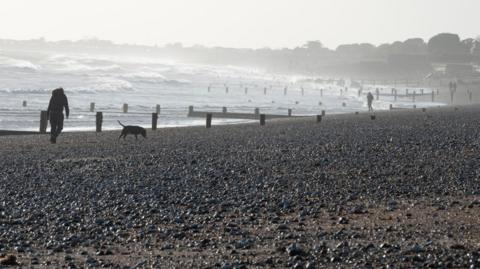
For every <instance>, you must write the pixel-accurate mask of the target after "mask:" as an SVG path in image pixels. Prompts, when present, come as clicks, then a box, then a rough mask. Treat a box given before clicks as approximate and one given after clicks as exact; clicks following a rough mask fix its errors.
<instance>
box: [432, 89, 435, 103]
mask: <svg viewBox="0 0 480 269" xmlns="http://www.w3.org/2000/svg"><path fill="white" fill-rule="evenodd" d="M434 101H435V92H434V91H433V90H432V102H434Z"/></svg>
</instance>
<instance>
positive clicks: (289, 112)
mask: <svg viewBox="0 0 480 269" xmlns="http://www.w3.org/2000/svg"><path fill="white" fill-rule="evenodd" d="M288 116H289V117H291V116H292V109H291V108H289V109H288Z"/></svg>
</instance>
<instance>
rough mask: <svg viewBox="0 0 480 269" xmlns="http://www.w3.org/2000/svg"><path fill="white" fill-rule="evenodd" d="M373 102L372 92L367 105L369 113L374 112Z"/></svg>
mask: <svg viewBox="0 0 480 269" xmlns="http://www.w3.org/2000/svg"><path fill="white" fill-rule="evenodd" d="M372 102H373V94H372V93H371V92H368V94H367V104H368V111H369V112H370V111H373V107H372Z"/></svg>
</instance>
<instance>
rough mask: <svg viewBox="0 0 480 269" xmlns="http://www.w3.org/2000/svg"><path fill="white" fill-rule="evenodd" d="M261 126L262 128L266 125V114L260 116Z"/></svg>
mask: <svg viewBox="0 0 480 269" xmlns="http://www.w3.org/2000/svg"><path fill="white" fill-rule="evenodd" d="M260 125H261V126H264V125H265V114H260Z"/></svg>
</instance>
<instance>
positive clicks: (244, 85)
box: [0, 50, 443, 131]
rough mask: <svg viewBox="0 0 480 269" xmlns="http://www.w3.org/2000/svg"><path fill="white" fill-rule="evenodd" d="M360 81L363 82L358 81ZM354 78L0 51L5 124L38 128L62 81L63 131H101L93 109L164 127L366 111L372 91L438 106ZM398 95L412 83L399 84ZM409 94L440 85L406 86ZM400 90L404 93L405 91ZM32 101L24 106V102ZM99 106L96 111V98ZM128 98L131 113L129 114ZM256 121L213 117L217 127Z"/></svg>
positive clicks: (400, 102) (386, 102)
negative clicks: (209, 118)
mask: <svg viewBox="0 0 480 269" xmlns="http://www.w3.org/2000/svg"><path fill="white" fill-rule="evenodd" d="M356 84H358V83H356ZM356 84H355V83H354V82H353V81H351V80H349V79H344V81H343V83H339V82H338V80H335V79H327V78H321V77H316V76H305V75H294V74H288V75H287V74H274V73H271V72H268V71H265V70H262V69H258V68H248V67H238V66H218V65H216V66H213V65H203V64H188V63H184V62H176V61H173V60H165V59H153V58H149V57H145V56H143V57H140V56H138V57H137V56H130V55H128V56H127V55H98V54H95V55H92V54H82V53H63V54H59V53H54V52H42V53H33V54H32V53H22V52H16V53H11V52H10V51H8V52H5V51H2V50H0V130H18V131H38V129H39V121H40V111H42V110H46V109H47V106H48V102H49V99H50V96H51V92H52V90H54V89H55V88H57V87H63V88H64V90H65V93H66V95H67V97H68V100H69V105H70V111H71V113H70V118H69V119H68V120H66V121H65V129H64V130H65V131H92V130H95V113H96V112H98V111H101V112H103V129H105V130H114V129H119V128H121V126H120V125H119V124H118V121H121V122H122V123H123V124H126V125H127V124H129V125H141V126H144V127H150V126H151V113H153V112H156V107H157V105H160V115H159V119H158V127H159V128H162V127H181V126H196V125H204V124H205V119H203V118H190V117H187V112H188V107H189V106H193V107H194V109H195V110H199V111H212V112H220V111H222V107H227V109H228V111H229V112H244V113H253V112H254V109H255V108H259V109H260V111H261V113H265V114H281V115H286V114H287V113H288V109H292V111H293V116H313V115H317V114H320V113H321V111H322V110H325V111H326V113H328V114H338V113H353V112H356V111H359V112H362V111H367V104H366V93H367V92H368V91H371V92H372V93H373V94H374V95H375V94H376V92H375V91H376V89H377V88H378V89H379V92H380V98H379V100H375V101H374V102H373V107H374V109H375V111H380V110H387V109H389V106H390V104H393V106H394V107H395V108H412V107H413V105H416V106H418V107H429V106H439V105H443V104H442V103H437V102H430V101H429V100H428V99H429V98H416V100H413V98H412V97H411V96H399V97H398V98H397V100H394V97H393V96H392V95H391V89H392V87H393V86H392V85H379V84H375V85H373V84H364V85H361V86H362V88H363V90H362V92H361V94H359V90H358V85H356ZM395 87H396V89H397V91H398V92H399V94H400V93H401V94H403V95H404V92H405V90H406V89H407V87H406V86H401V85H400V86H399V85H395ZM408 89H409V91H410V93H411V92H413V91H416V93H417V94H418V93H420V92H421V90H423V92H424V94H425V95H426V96H429V94H430V93H431V91H434V89H429V88H421V87H412V86H408ZM401 94H400V95H401ZM24 102H26V106H23V103H24ZM92 102H93V103H95V110H94V111H93V112H92V111H90V104H91V103H92ZM124 104H128V113H123V106H124ZM249 121H251V120H238V119H215V118H214V119H213V125H217V124H237V123H244V122H249Z"/></svg>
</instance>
